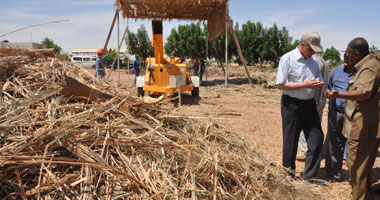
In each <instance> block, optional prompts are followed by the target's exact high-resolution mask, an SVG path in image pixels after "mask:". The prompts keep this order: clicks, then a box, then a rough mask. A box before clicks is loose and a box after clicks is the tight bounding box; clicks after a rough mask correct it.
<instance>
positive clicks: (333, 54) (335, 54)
mask: <svg viewBox="0 0 380 200" xmlns="http://www.w3.org/2000/svg"><path fill="white" fill-rule="evenodd" d="M322 57H323V59H324V60H325V61H326V62H328V63H329V66H332V67H336V66H337V65H339V64H340V63H341V59H340V52H339V51H338V50H336V49H335V48H334V47H333V46H332V47H330V48H327V49H326V51H325V52H324V53H323V55H322Z"/></svg>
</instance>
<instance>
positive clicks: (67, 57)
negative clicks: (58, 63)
mask: <svg viewBox="0 0 380 200" xmlns="http://www.w3.org/2000/svg"><path fill="white" fill-rule="evenodd" d="M56 57H57V58H58V59H60V60H62V61H71V56H70V55H69V54H67V53H62V54H57V55H56Z"/></svg>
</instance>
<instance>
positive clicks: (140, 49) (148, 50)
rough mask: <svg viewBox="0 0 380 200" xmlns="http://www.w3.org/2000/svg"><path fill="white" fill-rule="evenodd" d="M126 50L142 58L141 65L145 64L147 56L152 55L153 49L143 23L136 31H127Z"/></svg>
mask: <svg viewBox="0 0 380 200" xmlns="http://www.w3.org/2000/svg"><path fill="white" fill-rule="evenodd" d="M126 43H127V47H128V50H129V52H130V53H131V54H134V55H137V56H139V57H140V58H142V62H143V66H145V59H146V58H147V57H149V56H154V49H153V46H152V42H151V40H150V39H149V36H148V32H147V31H146V29H145V26H144V25H141V26H140V28H139V29H138V30H137V33H136V34H135V33H132V32H131V33H129V34H128V38H126Z"/></svg>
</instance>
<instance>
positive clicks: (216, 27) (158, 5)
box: [116, 0, 228, 40]
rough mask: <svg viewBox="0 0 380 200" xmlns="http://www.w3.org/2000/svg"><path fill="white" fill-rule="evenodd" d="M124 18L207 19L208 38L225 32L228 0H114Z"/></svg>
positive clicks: (211, 38)
mask: <svg viewBox="0 0 380 200" xmlns="http://www.w3.org/2000/svg"><path fill="white" fill-rule="evenodd" d="M116 6H119V7H120V9H121V11H122V13H123V17H124V18H135V19H162V20H165V19H167V20H171V19H182V20H201V21H203V20H205V21H207V26H208V27H207V28H208V39H209V40H213V39H214V38H216V37H217V36H219V35H221V34H223V33H224V32H225V26H226V16H227V9H226V7H228V0H155V1H153V0H116Z"/></svg>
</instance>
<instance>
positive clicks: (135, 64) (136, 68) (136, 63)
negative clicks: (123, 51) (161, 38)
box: [133, 56, 140, 85]
mask: <svg viewBox="0 0 380 200" xmlns="http://www.w3.org/2000/svg"><path fill="white" fill-rule="evenodd" d="M133 72H135V80H134V81H133V84H135V85H136V80H137V77H138V76H139V75H140V61H139V57H138V56H135V61H134V62H133Z"/></svg>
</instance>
